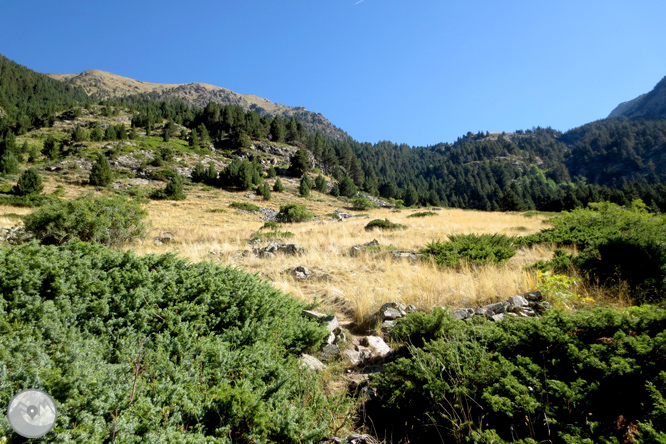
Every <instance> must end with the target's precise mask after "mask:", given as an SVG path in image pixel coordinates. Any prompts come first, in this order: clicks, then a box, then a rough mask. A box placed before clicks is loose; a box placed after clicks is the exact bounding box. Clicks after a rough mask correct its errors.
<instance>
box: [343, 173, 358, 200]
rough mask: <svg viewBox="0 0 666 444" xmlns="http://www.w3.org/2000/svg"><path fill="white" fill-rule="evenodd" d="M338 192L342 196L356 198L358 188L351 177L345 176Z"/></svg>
mask: <svg viewBox="0 0 666 444" xmlns="http://www.w3.org/2000/svg"><path fill="white" fill-rule="evenodd" d="M338 190H339V193H340V195H341V196H345V197H349V198H352V197H354V196H356V193H357V192H358V188H356V185H354V181H352V180H351V178H350V177H349V176H344V177H343V178H342V179H341V180H340V183H339V184H338Z"/></svg>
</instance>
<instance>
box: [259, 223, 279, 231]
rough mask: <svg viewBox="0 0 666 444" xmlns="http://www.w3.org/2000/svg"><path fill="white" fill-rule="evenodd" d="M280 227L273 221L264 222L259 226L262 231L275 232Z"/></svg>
mask: <svg viewBox="0 0 666 444" xmlns="http://www.w3.org/2000/svg"><path fill="white" fill-rule="evenodd" d="M279 227H280V224H278V223H277V222H273V221H268V222H264V224H263V225H262V226H261V229H262V230H277V229H278V228H279Z"/></svg>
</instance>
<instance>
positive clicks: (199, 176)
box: [192, 162, 206, 183]
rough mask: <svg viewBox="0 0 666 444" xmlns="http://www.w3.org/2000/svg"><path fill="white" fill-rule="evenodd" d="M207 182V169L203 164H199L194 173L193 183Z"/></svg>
mask: <svg viewBox="0 0 666 444" xmlns="http://www.w3.org/2000/svg"><path fill="white" fill-rule="evenodd" d="M204 180H206V167H205V166H203V164H202V163H201V162H199V163H197V164H196V166H195V167H194V170H193V171H192V182H194V183H200V182H203V181H204Z"/></svg>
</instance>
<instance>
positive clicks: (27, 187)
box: [14, 168, 44, 196]
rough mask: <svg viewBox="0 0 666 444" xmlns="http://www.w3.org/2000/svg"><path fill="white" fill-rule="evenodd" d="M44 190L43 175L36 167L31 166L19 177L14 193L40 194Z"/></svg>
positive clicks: (22, 194)
mask: <svg viewBox="0 0 666 444" xmlns="http://www.w3.org/2000/svg"><path fill="white" fill-rule="evenodd" d="M43 190H44V184H43V183H42V176H40V175H39V173H38V172H37V170H36V169H35V168H30V169H27V170H25V171H24V172H23V174H21V176H20V177H19V180H18V182H17V183H16V186H15V187H14V194H16V195H17V196H30V195H34V194H39V193H41V192H42V191H43Z"/></svg>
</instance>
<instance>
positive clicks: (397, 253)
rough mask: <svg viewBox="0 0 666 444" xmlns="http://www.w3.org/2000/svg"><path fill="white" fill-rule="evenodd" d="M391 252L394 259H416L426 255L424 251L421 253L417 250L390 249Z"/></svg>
mask: <svg viewBox="0 0 666 444" xmlns="http://www.w3.org/2000/svg"><path fill="white" fill-rule="evenodd" d="M389 254H391V256H393V258H394V259H405V258H406V259H411V260H416V259H420V258H422V257H423V256H425V255H424V254H423V253H419V252H418V251H416V250H393V251H389Z"/></svg>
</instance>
